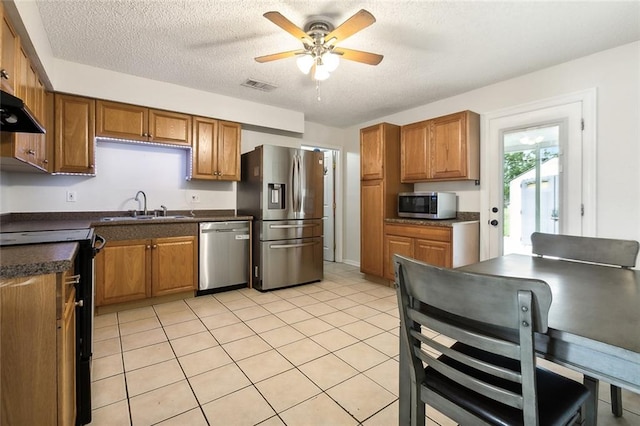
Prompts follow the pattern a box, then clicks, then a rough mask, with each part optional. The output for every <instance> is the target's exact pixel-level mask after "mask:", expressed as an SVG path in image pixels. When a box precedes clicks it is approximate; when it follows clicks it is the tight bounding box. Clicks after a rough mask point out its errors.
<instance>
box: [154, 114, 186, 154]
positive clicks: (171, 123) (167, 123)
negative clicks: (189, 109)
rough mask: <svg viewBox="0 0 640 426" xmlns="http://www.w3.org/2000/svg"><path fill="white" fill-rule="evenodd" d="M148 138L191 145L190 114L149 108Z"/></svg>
mask: <svg viewBox="0 0 640 426" xmlns="http://www.w3.org/2000/svg"><path fill="white" fill-rule="evenodd" d="M149 140H150V141H152V142H158V143H166V144H172V145H187V146H191V116H190V115H187V114H180V113H177V112H170V111H160V110H155V109H150V110H149Z"/></svg>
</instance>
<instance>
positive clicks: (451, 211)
mask: <svg viewBox="0 0 640 426" xmlns="http://www.w3.org/2000/svg"><path fill="white" fill-rule="evenodd" d="M398 216H399V217H412V218H418V219H455V217H456V194H455V193H453V192H401V193H400V194H398Z"/></svg>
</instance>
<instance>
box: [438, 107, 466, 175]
mask: <svg viewBox="0 0 640 426" xmlns="http://www.w3.org/2000/svg"><path fill="white" fill-rule="evenodd" d="M465 117H466V114H465V113H464V112H462V113H457V114H451V115H447V116H444V117H439V118H435V119H433V120H431V126H432V127H431V152H430V157H431V178H432V179H452V178H453V179H455V178H466V177H467V138H466V134H467V128H466V119H465Z"/></svg>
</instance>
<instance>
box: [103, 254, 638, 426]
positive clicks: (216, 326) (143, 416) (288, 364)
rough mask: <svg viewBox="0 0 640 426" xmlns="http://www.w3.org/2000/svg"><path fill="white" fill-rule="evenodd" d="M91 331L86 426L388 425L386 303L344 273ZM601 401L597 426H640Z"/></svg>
mask: <svg viewBox="0 0 640 426" xmlns="http://www.w3.org/2000/svg"><path fill="white" fill-rule="evenodd" d="M95 327H96V328H95V343H94V361H93V380H94V382H93V386H92V403H93V422H92V423H91V424H92V425H93V426H100V425H118V426H119V425H131V424H133V425H135V426H139V425H153V424H160V425H193V426H198V425H233V426H236V425H255V424H260V425H264V426H272V425H273V426H275V425H283V424H284V425H291V426H294V425H323V426H324V425H331V426H334V425H364V426H374V425H380V426H388V425H395V424H397V422H398V420H397V419H398V332H399V320H398V312H397V302H396V296H395V292H394V290H393V289H391V288H389V287H385V286H382V285H380V284H375V283H372V282H369V281H367V280H366V279H365V278H364V277H363V275H362V274H360V272H358V269H357V268H355V267H352V266H348V265H345V264H339V263H338V264H337V263H326V264H325V279H324V281H322V282H319V283H314V284H308V285H304V286H299V287H293V288H288V289H282V290H276V291H271V292H267V293H261V292H258V291H256V290H251V289H241V290H234V291H229V292H224V293H218V294H215V295H208V296H201V297H196V298H191V299H186V300H184V301H177V302H170V303H164V304H160V305H154V306H149V307H145V308H138V309H132V310H128V311H122V312H118V313H113V314H106V315H101V316H98V317H96V321H95ZM552 367H553V368H554V369H556V370H558V371H562V372H563V373H565V374H568V375H571V376H572V377H574V378H576V379H577V380H581V377H580V375H577V374H574V373H572V372H568V371H567V370H565V369H562V368H561V367H555V366H552ZM600 397H601V398H602V400H601V402H600V406H599V410H600V412H599V421H598V424H602V425H640V397H638V395H634V394H631V393H628V392H625V394H624V397H625V400H624V408H625V413H624V417H622V418H621V419H615V418H614V417H613V416H612V415H611V414H610V409H611V407H610V405H609V403H608V402H607V401H608V397H609V391H608V385H606V384H602V385H601V389H600ZM427 416H428V417H427V424H428V425H443V426H444V425H452V424H455V423H454V422H452V421H451V420H449V419H447V418H446V417H445V416H443V415H442V414H440V413H438V412H436V411H435V410H432V409H430V408H427Z"/></svg>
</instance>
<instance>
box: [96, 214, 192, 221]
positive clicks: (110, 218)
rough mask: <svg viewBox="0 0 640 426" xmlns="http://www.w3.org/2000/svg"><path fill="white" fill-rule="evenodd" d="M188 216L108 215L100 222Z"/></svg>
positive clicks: (182, 216)
mask: <svg viewBox="0 0 640 426" xmlns="http://www.w3.org/2000/svg"><path fill="white" fill-rule="evenodd" d="M186 217H187V216H185V215H174V216H152V215H142V216H135V217H134V216H108V217H103V218H101V219H100V222H123V221H126V222H130V221H133V220H163V219H165V220H168V219H185V218H186Z"/></svg>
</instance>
